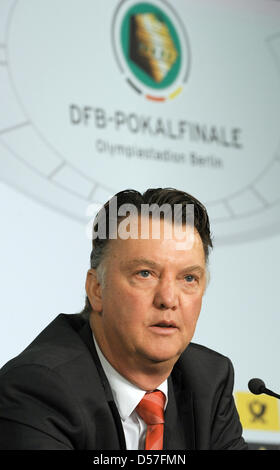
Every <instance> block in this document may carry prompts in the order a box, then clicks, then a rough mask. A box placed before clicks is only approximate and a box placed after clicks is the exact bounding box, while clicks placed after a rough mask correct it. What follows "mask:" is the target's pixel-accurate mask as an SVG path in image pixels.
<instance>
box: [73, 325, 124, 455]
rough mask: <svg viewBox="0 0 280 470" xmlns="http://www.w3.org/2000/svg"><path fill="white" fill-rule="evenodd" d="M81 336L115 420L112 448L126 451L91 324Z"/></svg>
mask: <svg viewBox="0 0 280 470" xmlns="http://www.w3.org/2000/svg"><path fill="white" fill-rule="evenodd" d="M79 334H80V336H81V338H82V340H83V341H84V343H85V344H86V345H87V347H88V349H89V350H90V352H91V355H92V358H93V361H94V364H95V366H96V369H97V371H98V375H99V377H100V381H101V384H102V386H103V389H104V393H105V398H106V401H107V404H108V406H109V409H108V412H110V411H111V413H112V416H113V419H114V423H115V427H116V433H115V438H116V439H115V441H116V443H115V447H114V444H113V442H112V444H111V445H113V447H112V448H115V449H117V448H119V449H122V450H126V443H125V436H124V431H123V427H122V423H121V418H120V415H119V412H118V409H117V406H116V404H115V402H114V398H113V394H112V390H111V387H110V385H109V382H108V379H107V377H106V374H105V372H104V370H103V368H102V366H101V363H100V360H99V357H98V354H97V352H96V349H95V345H94V341H93V337H92V331H91V328H90V325H89V322H87V323H86V324H85V325H84V326H83V328H82V329H81V331H80V333H79ZM102 426H103V423H102V422H100V427H102ZM109 435H110V436H111V437H112V430H110V432H108V437H109Z"/></svg>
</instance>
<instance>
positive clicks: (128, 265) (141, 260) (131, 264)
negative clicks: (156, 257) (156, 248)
mask: <svg viewBox="0 0 280 470" xmlns="http://www.w3.org/2000/svg"><path fill="white" fill-rule="evenodd" d="M139 264H144V265H145V266H150V267H151V268H159V267H160V265H159V264H158V263H156V262H155V261H152V260H150V259H147V258H134V259H132V260H130V261H124V262H123V263H121V265H122V266H123V267H124V268H127V269H129V268H133V267H135V266H138V265H139Z"/></svg>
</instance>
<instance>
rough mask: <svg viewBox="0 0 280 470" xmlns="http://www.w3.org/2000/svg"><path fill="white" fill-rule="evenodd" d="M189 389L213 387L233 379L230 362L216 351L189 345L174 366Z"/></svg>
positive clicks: (193, 344) (198, 345)
mask: <svg viewBox="0 0 280 470" xmlns="http://www.w3.org/2000/svg"><path fill="white" fill-rule="evenodd" d="M176 369H177V370H179V371H180V372H181V373H182V374H183V376H184V379H185V380H186V381H187V383H188V384H191V387H192V388H194V389H196V388H201V387H204V386H205V387H210V388H211V387H215V386H216V385H217V383H221V382H224V381H227V380H228V378H229V377H231V378H232V379H233V367H232V363H231V360H230V359H229V358H228V357H227V356H225V355H224V354H221V353H220V352H218V351H215V350H213V349H210V348H208V347H206V346H203V345H201V344H197V343H190V344H189V345H188V347H187V348H186V349H185V351H184V352H183V353H182V355H181V357H180V359H179V360H178V362H177V364H176Z"/></svg>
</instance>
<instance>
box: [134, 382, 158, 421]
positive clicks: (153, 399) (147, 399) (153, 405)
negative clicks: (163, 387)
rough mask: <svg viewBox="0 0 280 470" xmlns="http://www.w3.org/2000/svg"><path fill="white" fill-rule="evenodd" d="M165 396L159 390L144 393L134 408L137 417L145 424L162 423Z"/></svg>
mask: <svg viewBox="0 0 280 470" xmlns="http://www.w3.org/2000/svg"><path fill="white" fill-rule="evenodd" d="M164 404H165V395H164V393H162V392H161V391H160V390H155V391H154V392H147V393H145V395H144V397H143V398H142V400H141V401H140V403H139V404H138V405H137V407H136V411H137V413H138V414H139V416H140V417H141V418H142V419H143V420H144V421H145V423H146V424H148V425H149V424H160V423H164Z"/></svg>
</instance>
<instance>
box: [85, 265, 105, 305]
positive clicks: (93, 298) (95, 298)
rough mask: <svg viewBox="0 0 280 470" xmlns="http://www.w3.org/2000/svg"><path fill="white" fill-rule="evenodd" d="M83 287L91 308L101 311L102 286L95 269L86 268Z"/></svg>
mask: <svg viewBox="0 0 280 470" xmlns="http://www.w3.org/2000/svg"><path fill="white" fill-rule="evenodd" d="M85 287H86V293H87V296H88V299H89V301H90V304H91V307H92V310H93V311H95V312H102V287H101V284H100V282H99V280H98V277H97V273H96V270H95V269H89V270H88V272H87V278H86V286H85Z"/></svg>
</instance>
